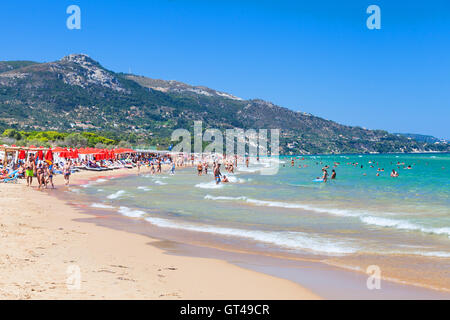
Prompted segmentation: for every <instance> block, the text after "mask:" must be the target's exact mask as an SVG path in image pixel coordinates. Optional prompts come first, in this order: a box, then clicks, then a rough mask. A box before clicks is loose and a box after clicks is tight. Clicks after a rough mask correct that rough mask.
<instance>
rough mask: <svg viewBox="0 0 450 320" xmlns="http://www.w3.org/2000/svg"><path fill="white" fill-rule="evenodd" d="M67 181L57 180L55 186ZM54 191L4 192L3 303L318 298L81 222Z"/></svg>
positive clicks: (77, 179)
mask: <svg viewBox="0 0 450 320" xmlns="http://www.w3.org/2000/svg"><path fill="white" fill-rule="evenodd" d="M143 169H144V168H141V173H145V169H144V170H143ZM130 174H137V170H136V169H121V170H116V171H114V173H112V172H80V173H76V174H74V175H72V177H71V180H72V181H71V185H74V184H79V183H81V182H82V181H83V180H88V179H92V178H94V177H98V178H99V177H101V176H105V175H107V176H109V177H112V176H114V177H118V176H122V175H130ZM62 180H63V178H62V176H60V175H58V176H56V177H55V185H57V186H61V185H63V182H62ZM59 188H64V187H59ZM51 191H52V190H48V192H39V191H37V190H35V188H28V187H27V186H26V184H24V181H20V182H19V183H18V184H2V185H1V186H0V193H1V194H2V197H1V199H0V202H1V208H2V209H0V212H1V216H2V223H1V225H0V236H1V237H2V247H1V248H0V258H1V259H0V261H1V262H0V274H1V275H2V276H0V299H194V300H196V299H239V300H240V299H320V297H319V296H318V295H316V294H314V293H312V292H311V291H310V290H308V289H305V288H304V287H302V286H301V285H299V284H297V283H295V282H292V281H289V280H285V279H281V278H279V277H274V276H271V275H267V274H265V273H261V272H257V271H253V270H249V269H247V268H243V267H239V266H236V265H234V264H231V263H228V262H226V261H223V260H220V259H215V258H203V257H202V258H198V257H189V256H182V255H181V256H175V255H171V254H167V253H166V250H163V249H161V248H158V247H157V245H152V244H157V243H159V242H160V240H158V239H153V238H151V237H147V236H143V235H139V234H134V233H130V232H126V231H119V230H114V229H111V228H106V227H102V226H98V225H96V224H93V223H85V222H79V221H78V220H79V219H80V218H86V215H84V214H82V213H80V212H79V211H77V210H76V209H75V208H74V207H73V206H70V204H68V203H66V202H65V201H64V200H61V199H59V198H58V197H56V196H55V195H51V194H50V193H51ZM57 192H58V190H57ZM90 218H93V219H95V218H98V219H105V218H104V217H101V216H96V215H95V214H92V215H90ZM149 244H150V245H149ZM74 270H75V271H74ZM77 271H80V273H79V275H80V276H81V277H78V273H77ZM5 275H7V276H5ZM74 276H76V277H75V278H74ZM74 279H75V281H74ZM76 279H81V281H80V288H79V289H77V288H73V286H72V285H73V284H77V280H76ZM71 281H72V282H71Z"/></svg>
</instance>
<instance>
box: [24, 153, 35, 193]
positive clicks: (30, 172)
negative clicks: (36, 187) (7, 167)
mask: <svg viewBox="0 0 450 320" xmlns="http://www.w3.org/2000/svg"><path fill="white" fill-rule="evenodd" d="M25 176H26V177H27V186H28V187H31V184H32V183H33V176H34V159H33V157H32V156H30V158H29V159H28V161H27V163H26V165H25Z"/></svg>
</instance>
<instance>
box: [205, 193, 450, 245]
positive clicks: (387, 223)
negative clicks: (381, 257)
mask: <svg viewBox="0 0 450 320" xmlns="http://www.w3.org/2000/svg"><path fill="white" fill-rule="evenodd" d="M204 199H206V200H229V201H245V202H247V203H250V204H253V205H257V206H266V207H277V208H286V209H303V210H306V211H314V212H319V213H325V214H332V215H336V216H341V217H355V218H359V219H360V220H361V222H363V223H365V224H367V225H375V226H378V227H389V228H395V229H398V230H410V231H421V232H423V233H431V234H436V235H447V236H448V237H449V238H450V228H448V227H444V228H431V227H424V226H420V225H417V224H413V223H410V222H408V221H403V220H395V219H388V218H383V217H376V216H372V215H370V213H369V212H366V211H357V210H345V209H333V208H320V207H315V206H311V205H307V204H300V203H288V202H279V201H265V200H256V199H251V198H247V197H244V196H242V197H213V196H210V195H207V196H205V198H204ZM384 214H389V215H394V213H390V212H385V213H384Z"/></svg>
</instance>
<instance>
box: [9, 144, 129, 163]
mask: <svg viewBox="0 0 450 320" xmlns="http://www.w3.org/2000/svg"><path fill="white" fill-rule="evenodd" d="M13 147H15V146H13ZM30 148H36V147H35V146H30ZM41 148H42V149H43V150H37V152H36V158H37V159H39V160H48V161H53V155H54V154H55V153H56V154H57V155H58V156H59V157H60V158H65V159H78V157H79V155H81V154H82V155H93V156H94V157H95V160H110V159H115V156H116V154H123V153H132V152H135V151H134V150H132V149H124V148H120V149H112V150H108V149H98V148H80V149H67V148H60V147H56V148H55V149H51V148H50V149H47V150H44V148H43V147H40V149H41ZM44 151H45V153H44ZM18 158H19V159H20V160H24V159H25V158H26V152H25V150H20V151H19V155H18Z"/></svg>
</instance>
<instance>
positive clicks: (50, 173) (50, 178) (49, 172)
mask: <svg viewBox="0 0 450 320" xmlns="http://www.w3.org/2000/svg"><path fill="white" fill-rule="evenodd" d="M47 176H48V178H47V182H46V184H47V185H48V184H49V183H50V184H51V185H52V189H55V185H54V184H53V164H51V165H49V166H48V168H47Z"/></svg>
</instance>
